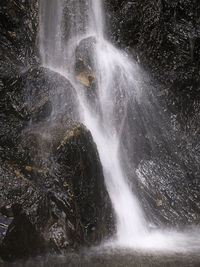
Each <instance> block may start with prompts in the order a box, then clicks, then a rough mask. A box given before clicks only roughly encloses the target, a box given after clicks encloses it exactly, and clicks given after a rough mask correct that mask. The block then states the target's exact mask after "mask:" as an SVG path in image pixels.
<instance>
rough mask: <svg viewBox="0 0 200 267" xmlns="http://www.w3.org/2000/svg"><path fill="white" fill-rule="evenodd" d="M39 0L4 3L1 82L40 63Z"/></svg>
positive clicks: (0, 39)
mask: <svg viewBox="0 0 200 267" xmlns="http://www.w3.org/2000/svg"><path fill="white" fill-rule="evenodd" d="M37 27H38V0H25V1H22V0H19V1H12V0H2V1H1V4H0V31H1V37H0V79H2V78H4V79H6V78H7V77H10V76H12V75H15V74H16V73H17V72H19V71H23V70H24V69H27V68H28V67H30V66H31V65H33V64H34V63H35V62H36V61H37V60H36V55H37V53H36V52H37V51H36V45H35V44H36V42H37Z"/></svg>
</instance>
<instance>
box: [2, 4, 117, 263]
mask: <svg viewBox="0 0 200 267" xmlns="http://www.w3.org/2000/svg"><path fill="white" fill-rule="evenodd" d="M38 4H39V3H38V1H37V0H23V1H22V0H21V1H14V0H13V1H11V0H7V1H2V2H1V6H0V15H1V16H0V17H1V18H0V30H1V33H2V34H1V37H0V55H1V56H0V94H1V99H0V258H2V259H5V260H15V259H18V258H27V257H29V256H35V255H38V254H42V253H47V252H48V253H59V254H65V253H67V252H68V251H73V250H76V249H78V248H79V247H81V246H89V245H94V244H97V243H99V242H100V241H101V240H102V239H103V238H105V237H107V236H109V234H110V233H111V232H112V231H113V218H112V210H111V203H110V200H109V197H108V194H107V191H106V188H105V185H104V177H103V171H102V166H101V163H100V160H99V155H98V152H97V148H96V145H95V143H94V141H93V139H92V136H91V133H90V131H89V130H88V129H87V128H86V127H85V126H84V125H83V124H81V123H79V122H78V120H79V110H78V105H77V95H76V91H75V89H74V88H73V86H72V85H71V83H70V82H69V81H68V80H67V79H66V78H64V77H63V76H61V75H59V74H58V73H55V72H53V71H50V70H48V69H45V68H43V67H39V63H40V62H39V61H40V60H39V58H38V51H37V46H36V43H37V33H38V10H39V6H38ZM111 228H112V230H111Z"/></svg>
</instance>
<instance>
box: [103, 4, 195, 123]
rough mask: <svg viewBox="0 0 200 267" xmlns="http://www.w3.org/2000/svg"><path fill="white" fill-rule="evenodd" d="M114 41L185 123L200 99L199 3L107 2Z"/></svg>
mask: <svg viewBox="0 0 200 267" xmlns="http://www.w3.org/2000/svg"><path fill="white" fill-rule="evenodd" d="M106 2H107V3H105V4H106V5H107V7H108V9H109V10H110V14H111V16H110V17H109V19H110V20H111V26H112V30H113V32H114V33H113V34H110V35H112V38H113V39H115V42H116V43H117V44H118V45H119V46H121V47H125V48H127V49H128V50H129V51H130V53H132V51H134V53H135V52H136V53H137V56H138V57H139V59H140V62H141V64H142V65H143V67H144V68H145V69H146V70H147V71H148V72H149V73H151V75H153V76H154V78H155V79H156V80H157V81H159V82H161V83H162V84H163V86H164V87H165V89H167V92H168V93H167V95H166V100H167V101H168V103H169V106H170V108H171V110H173V111H174V110H175V112H176V113H177V112H178V113H179V116H180V118H179V119H180V120H181V121H182V123H183V124H184V123H185V121H186V119H190V114H191V112H193V111H194V102H195V101H198V103H199V96H200V93H199V92H200V91H199V90H200V80H199V77H200V75H199V73H200V69H199V59H198V58H199V56H198V55H199V53H200V46H199V32H200V23H199V19H198V18H199V12H200V5H199V2H198V1H193V2H191V1H188V0H181V1H168V0H162V1H154V0H152V1H138V0H134V1H106Z"/></svg>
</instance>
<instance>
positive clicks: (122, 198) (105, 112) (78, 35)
mask: <svg viewBox="0 0 200 267" xmlns="http://www.w3.org/2000/svg"><path fill="white" fill-rule="evenodd" d="M66 13H67V18H68V20H67V22H66V23H64V22H65V19H66V15H65V14H66ZM66 24H67V26H66ZM82 46H83V47H84V49H82V50H81V47H82ZM79 50H80V51H82V52H83V56H85V57H86V58H84V57H83V58H81V56H80V55H81V53H79ZM40 52H41V58H42V63H43V65H44V66H46V67H48V68H50V69H53V70H55V71H57V72H59V73H60V74H62V75H64V76H65V77H66V78H68V79H69V80H70V81H71V83H72V84H73V85H74V87H75V89H76V91H77V95H78V98H79V105H80V107H79V108H80V118H81V120H82V122H83V123H84V124H85V125H86V126H87V127H88V128H89V129H90V131H91V133H92V135H93V138H94V140H95V142H96V144H97V148H98V151H99V154H100V159H101V162H102V165H103V169H104V176H105V182H106V186H107V190H108V192H109V195H110V198H111V201H112V204H113V208H114V211H115V215H116V228H117V233H116V237H115V242H116V244H119V245H122V246H123V245H124V246H132V247H147V248H157V249H160V248H161V247H164V248H165V249H166V248H167V249H173V248H174V249H175V248H176V246H177V244H178V245H179V244H180V243H181V245H182V247H184V244H185V243H184V242H186V240H185V239H184V236H183V235H180V234H175V233H171V234H170V233H169V232H168V233H167V234H166V235H165V234H162V233H161V232H154V233H153V234H152V233H151V234H150V233H149V230H148V224H147V222H146V220H145V217H144V215H143V211H142V209H141V207H140V205H139V203H138V200H137V199H136V197H135V196H134V194H133V192H132V190H131V187H130V186H129V184H128V180H127V177H126V174H125V171H124V170H123V168H122V165H121V162H120V157H119V145H120V136H121V130H122V128H123V123H124V120H125V118H126V115H127V114H126V106H127V102H128V100H129V98H131V97H133V96H134V97H136V98H138V99H139V98H140V97H141V92H140V87H139V83H140V81H139V77H140V75H139V70H138V66H137V64H136V63H134V62H132V61H130V60H129V59H128V57H127V55H126V54H125V53H123V52H121V51H119V50H118V49H116V48H115V47H114V46H113V45H112V44H111V43H110V42H108V41H107V40H106V39H105V38H104V18H103V9H102V6H101V0H86V1H81V0H76V1H73V0H69V1H65V0H41V15H40ZM77 61H78V62H79V63H81V64H83V65H84V63H85V62H84V61H87V62H86V64H85V65H87V69H84V70H83V71H81V72H79V73H78V74H77V71H76V68H77ZM88 62H89V63H88ZM89 77H92V82H93V84H94V86H93V88H89V85H90V79H89ZM82 84H84V86H83V85H82ZM88 90H93V91H94V92H92V99H91V98H90V97H88ZM89 94H91V92H89ZM169 247H170V248H169Z"/></svg>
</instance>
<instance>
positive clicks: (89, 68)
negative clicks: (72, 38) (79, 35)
mask: <svg viewBox="0 0 200 267" xmlns="http://www.w3.org/2000/svg"><path fill="white" fill-rule="evenodd" d="M95 43H96V40H95V38H94V37H88V38H86V39H83V40H81V41H80V43H79V45H78V46H77V48H76V51H75V77H76V80H77V81H78V82H79V83H80V84H81V85H82V86H84V91H85V95H86V98H87V100H88V101H89V102H90V104H91V105H92V106H93V109H94V110H95V109H96V108H97V107H98V101H97V83H96V77H95V72H96V66H95V58H94V55H95V53H94V49H95Z"/></svg>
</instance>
